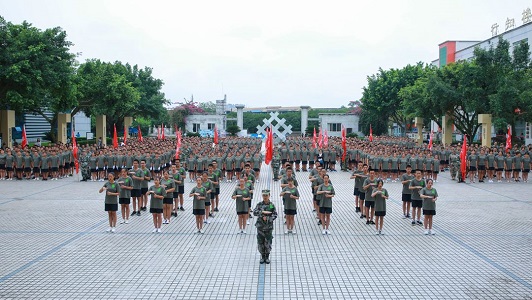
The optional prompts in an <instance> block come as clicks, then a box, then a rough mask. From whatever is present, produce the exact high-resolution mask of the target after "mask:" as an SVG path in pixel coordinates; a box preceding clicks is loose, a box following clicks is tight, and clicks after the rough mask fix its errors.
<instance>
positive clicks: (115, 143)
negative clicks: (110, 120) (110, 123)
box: [113, 124, 118, 149]
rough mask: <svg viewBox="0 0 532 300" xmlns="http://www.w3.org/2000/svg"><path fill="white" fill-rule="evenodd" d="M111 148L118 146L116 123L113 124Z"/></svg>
mask: <svg viewBox="0 0 532 300" xmlns="http://www.w3.org/2000/svg"><path fill="white" fill-rule="evenodd" d="M113 148H115V149H116V148H118V134H117V133H116V124H114V134H113Z"/></svg>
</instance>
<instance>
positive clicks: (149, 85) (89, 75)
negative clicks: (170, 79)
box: [72, 59, 170, 128]
mask: <svg viewBox="0 0 532 300" xmlns="http://www.w3.org/2000/svg"><path fill="white" fill-rule="evenodd" d="M76 83H77V87H78V88H77V92H78V94H77V98H78V105H77V106H76V107H75V108H74V109H73V111H72V114H76V113H78V112H79V111H83V112H85V113H86V114H88V115H91V114H105V115H106V116H107V124H108V128H111V126H112V124H113V123H116V124H117V127H119V126H120V128H121V126H122V124H123V123H122V122H123V118H124V117H128V116H131V117H143V118H146V119H150V120H151V121H152V125H153V124H161V123H165V124H168V122H169V120H170V117H169V115H168V112H167V110H166V108H165V107H164V105H165V104H167V103H168V100H166V99H165V96H164V93H162V92H161V88H162V86H163V81H162V80H160V79H156V78H154V77H153V75H152V69H151V68H148V67H145V68H144V69H140V68H139V67H138V66H137V65H134V66H131V65H130V64H125V65H124V64H122V63H121V62H119V61H116V62H114V63H108V62H102V61H100V60H98V59H91V60H87V61H86V62H85V63H83V64H81V65H80V66H79V68H78V70H77V74H76Z"/></svg>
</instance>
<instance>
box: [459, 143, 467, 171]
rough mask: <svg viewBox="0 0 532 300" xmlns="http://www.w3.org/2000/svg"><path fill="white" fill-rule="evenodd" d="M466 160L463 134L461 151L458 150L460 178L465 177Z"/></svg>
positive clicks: (465, 145) (465, 144)
mask: <svg viewBox="0 0 532 300" xmlns="http://www.w3.org/2000/svg"><path fill="white" fill-rule="evenodd" d="M466 162H467V136H466V135H465V134H464V142H463V143H462V151H460V172H462V180H463V181H465V178H466V170H467V166H466Z"/></svg>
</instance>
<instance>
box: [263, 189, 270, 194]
mask: <svg viewBox="0 0 532 300" xmlns="http://www.w3.org/2000/svg"><path fill="white" fill-rule="evenodd" d="M262 194H263V195H270V190H262Z"/></svg>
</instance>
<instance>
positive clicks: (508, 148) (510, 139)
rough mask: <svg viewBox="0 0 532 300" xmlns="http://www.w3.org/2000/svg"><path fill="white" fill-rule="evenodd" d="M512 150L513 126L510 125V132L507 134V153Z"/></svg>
mask: <svg viewBox="0 0 532 300" xmlns="http://www.w3.org/2000/svg"><path fill="white" fill-rule="evenodd" d="M510 149H512V126H510V125H508V132H507V133H506V152H509V151H510Z"/></svg>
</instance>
